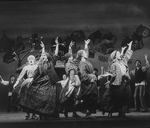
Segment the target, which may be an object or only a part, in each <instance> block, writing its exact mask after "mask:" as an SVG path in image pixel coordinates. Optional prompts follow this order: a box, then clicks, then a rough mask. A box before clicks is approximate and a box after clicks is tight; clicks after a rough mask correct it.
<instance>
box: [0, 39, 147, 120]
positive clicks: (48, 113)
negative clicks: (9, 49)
mask: <svg viewBox="0 0 150 128" xmlns="http://www.w3.org/2000/svg"><path fill="white" fill-rule="evenodd" d="M55 43H56V49H55V51H54V53H53V54H50V53H47V52H46V51H45V45H44V43H43V42H42V41H41V47H42V50H41V52H40V54H39V56H38V57H35V56H33V55H30V56H29V57H28V58H27V60H28V64H27V65H26V66H24V67H23V69H22V71H21V73H20V75H19V77H18V78H17V80H16V81H15V77H14V76H11V79H10V81H4V80H3V79H2V77H1V83H2V84H3V85H9V86H10V87H11V89H10V91H9V94H8V96H10V97H11V96H12V95H13V93H14V94H17V96H16V97H17V102H15V103H16V104H17V105H18V106H20V108H22V109H23V110H24V111H25V112H26V113H27V115H26V116H25V119H29V118H30V114H32V116H31V117H32V118H36V117H37V115H39V119H40V120H41V119H49V118H59V113H64V116H65V117H66V118H68V112H72V113H73V114H72V116H73V117H74V118H78V117H80V116H79V115H78V114H77V112H78V111H80V112H82V113H85V115H86V117H87V118H88V117H91V116H92V114H93V113H96V112H97V110H100V111H102V113H103V114H104V113H105V112H107V113H108V117H112V114H113V113H115V112H117V113H118V116H121V117H122V116H125V113H126V112H127V109H129V108H130V105H131V99H132V98H131V97H132V95H131V88H130V79H131V78H130V73H129V67H128V61H129V59H130V58H131V56H132V54H133V51H132V49H131V47H132V41H131V42H130V43H129V44H128V47H123V48H122V50H121V52H119V51H116V50H115V51H113V52H112V53H111V54H110V57H109V60H108V72H105V73H104V74H101V75H97V74H96V72H97V70H94V67H93V65H92V64H91V63H90V62H89V61H88V60H87V59H88V55H89V50H88V44H89V43H90V39H87V40H85V48H84V49H83V50H82V49H81V50H79V51H78V52H77V53H76V57H74V55H73V53H72V46H73V41H71V43H70V45H69V50H68V53H67V54H65V56H64V60H65V71H66V74H64V75H63V76H62V77H63V80H61V81H60V80H59V79H58V76H57V73H56V71H55V68H54V67H55V64H56V61H57V55H58V51H59V42H58V38H56V40H55ZM145 62H146V67H145V68H144V67H141V62H140V60H137V61H136V67H137V68H136V70H134V71H132V72H131V73H132V75H133V74H134V75H135V76H136V79H135V83H136V85H135V86H136V88H135V95H134V98H135V106H136V110H137V111H138V110H139V108H138V107H137V105H136V97H137V96H138V95H140V101H141V107H142V108H143V109H142V111H143V112H144V111H145V112H146V111H147V107H146V105H145V101H144V91H145V90H144V87H145V86H144V85H145V79H146V73H145V72H146V70H147V68H149V67H150V66H149V62H148V60H147V55H145ZM141 76H142V77H141ZM104 77H107V82H106V83H105V85H106V86H105V87H106V88H107V90H106V92H105V93H104V94H103V96H102V97H101V98H100V100H98V87H99V85H98V81H101V79H102V78H104ZM11 85H12V86H11ZM60 85H61V86H60ZM8 111H10V108H9V109H8Z"/></svg>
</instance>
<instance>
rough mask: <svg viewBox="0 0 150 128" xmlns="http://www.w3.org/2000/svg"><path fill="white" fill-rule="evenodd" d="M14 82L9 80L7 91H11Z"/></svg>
mask: <svg viewBox="0 0 150 128" xmlns="http://www.w3.org/2000/svg"><path fill="white" fill-rule="evenodd" d="M14 84H15V82H14V83H11V81H9V86H8V91H9V92H12V90H13V86H14Z"/></svg>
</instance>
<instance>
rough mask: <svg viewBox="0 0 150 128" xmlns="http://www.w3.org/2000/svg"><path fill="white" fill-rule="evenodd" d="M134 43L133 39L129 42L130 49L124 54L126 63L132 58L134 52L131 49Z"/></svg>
mask: <svg viewBox="0 0 150 128" xmlns="http://www.w3.org/2000/svg"><path fill="white" fill-rule="evenodd" d="M132 43H133V41H131V42H130V43H129V44H128V49H127V51H126V53H125V54H124V56H123V61H124V62H125V63H128V61H129V59H130V58H131V56H132V54H133V51H132V50H131V47H132Z"/></svg>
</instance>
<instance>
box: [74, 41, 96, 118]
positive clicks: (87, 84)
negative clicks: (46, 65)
mask: <svg viewBox="0 0 150 128" xmlns="http://www.w3.org/2000/svg"><path fill="white" fill-rule="evenodd" d="M89 42H90V40H89V39H88V40H85V50H79V51H78V52H77V60H80V63H79V71H80V75H81V93H80V95H79V96H78V100H80V101H83V102H82V107H83V108H84V109H85V110H86V117H91V114H92V113H96V102H97V98H98V90H97V84H96V80H97V78H96V76H95V75H94V74H93V70H94V68H93V65H92V64H91V63H90V62H89V61H87V58H88V54H89V53H88V44H89Z"/></svg>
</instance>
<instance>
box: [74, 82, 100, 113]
mask: <svg viewBox="0 0 150 128" xmlns="http://www.w3.org/2000/svg"><path fill="white" fill-rule="evenodd" d="M77 99H78V101H80V102H78V104H76V106H75V108H76V110H81V111H86V110H88V111H89V112H90V113H96V104H97V100H98V88H97V84H96V83H89V82H81V92H80V94H79V96H78V98H77Z"/></svg>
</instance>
